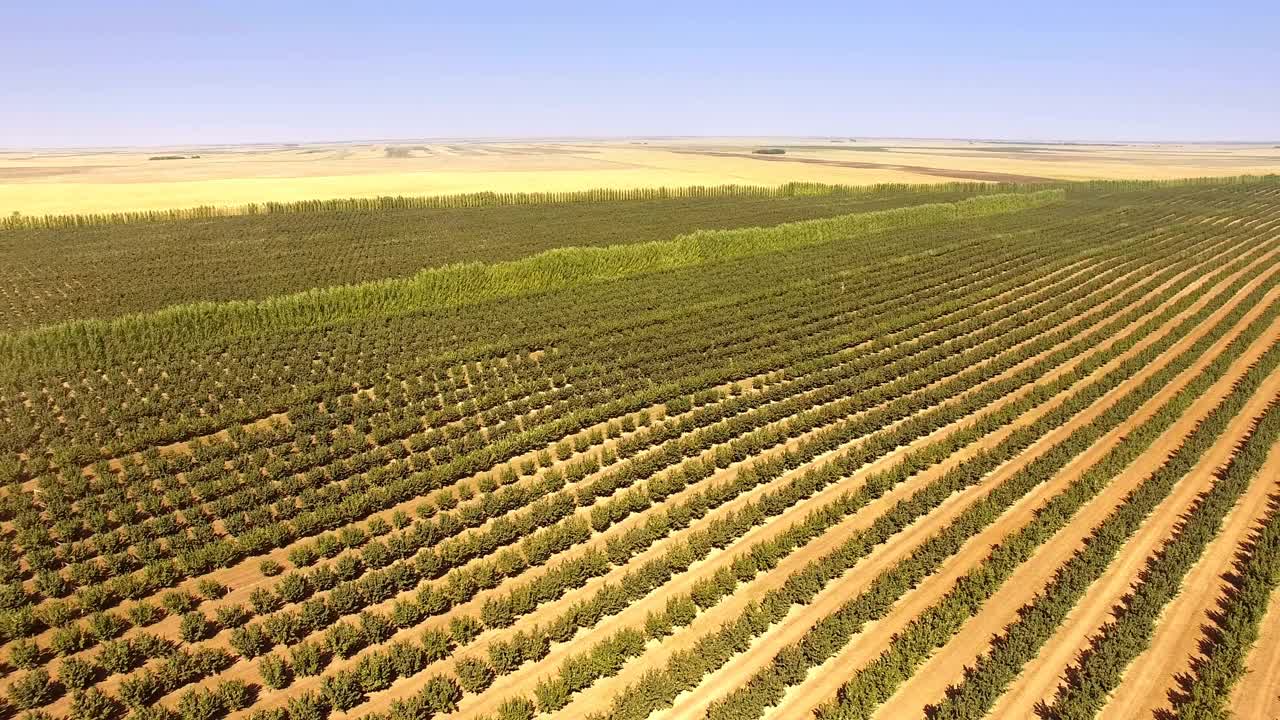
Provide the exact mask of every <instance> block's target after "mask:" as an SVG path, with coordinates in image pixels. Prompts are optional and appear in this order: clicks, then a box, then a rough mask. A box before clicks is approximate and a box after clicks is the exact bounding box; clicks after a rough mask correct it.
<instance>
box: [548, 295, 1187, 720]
mask: <svg viewBox="0 0 1280 720" xmlns="http://www.w3.org/2000/svg"><path fill="white" fill-rule="evenodd" d="M1197 284H1198V283H1197ZM1189 290H1190V288H1188V291H1189ZM1201 304H1202V303H1197V304H1196V305H1193V307H1192V308H1191V309H1189V310H1188V311H1187V313H1192V312H1194V311H1195V308H1197V307H1199V306H1200V305H1201ZM1156 312H1158V311H1156ZM1138 322H1139V323H1140V322H1141V320H1139V321H1138ZM1176 322H1177V319H1174V320H1171V321H1170V323H1176ZM1165 327H1167V326H1165ZM1158 334H1159V333H1158V332H1157V333H1156V334H1154V335H1155V337H1158ZM1153 341H1154V338H1152V339H1151V340H1150V341H1148V342H1144V343H1142V344H1140V345H1139V347H1138V348H1135V349H1133V350H1131V351H1130V353H1134V352H1138V351H1139V350H1140V348H1141V347H1145V346H1146V345H1147V344H1149V342H1153ZM1107 345H1109V343H1107ZM1126 356H1127V355H1126ZM1120 361H1121V360H1116V361H1114V362H1113V364H1118V363H1119V362H1120ZM1113 364H1109V365H1108V366H1105V367H1104V368H1103V369H1101V370H1099V371H1096V372H1095V374H1094V376H1093V377H1097V376H1099V373H1105V372H1106V371H1107V370H1109V369H1110V367H1112V366H1113ZM1071 366H1074V363H1072V364H1071ZM1060 372H1066V369H1065V368H1064V369H1061V370H1060V371H1059V373H1060ZM1059 373H1052V374H1051V377H1056V376H1057V375H1058V374H1059ZM1068 392H1069V391H1068ZM1059 397H1061V396H1059ZM1051 404H1052V403H1046V404H1045V405H1042V406H1041V408H1039V409H1037V411H1033V413H1031V414H1029V416H1026V417H1024V418H1020V419H1019V420H1018V421H1017V422H1016V423H1015V426H1021V425H1022V424H1024V423H1027V422H1032V421H1034V418H1035V417H1039V416H1040V415H1041V414H1043V413H1044V412H1047V411H1048V407H1049V406H1050V405H1051ZM1088 412H1089V411H1086V415H1087V414H1088ZM1009 432H1012V427H1010V428H1007V429H1006V430H1005V431H1004V432H1002V433H998V434H993V436H992V437H990V438H987V439H986V442H984V443H983V444H982V446H984V447H989V446H990V445H993V444H994V443H995V442H998V440H999V439H1001V438H1002V437H1003V436H1004V435H1007V434H1008V433H1009ZM1068 432H1069V430H1068ZM1051 437H1052V435H1051ZM1048 441H1049V442H1053V441H1055V440H1048ZM1043 442H1045V440H1042V441H1041V443H1043ZM1039 444H1040V443H1037V444H1036V445H1033V448H1034V447H1036V446H1037V445H1039ZM975 450H976V448H973V447H971V448H968V449H966V451H963V452H962V453H961V455H962V457H960V458H953V459H954V461H955V462H959V461H960V460H961V459H963V457H969V456H972V453H973V452H974V451H975ZM1020 457H1021V458H1023V459H1022V460H1021V461H1018V460H1015V461H1014V464H1015V465H1018V466H1020V464H1021V463H1022V462H1025V461H1026V459H1025V454H1024V455H1023V456H1020ZM951 464H952V463H951V462H950V461H949V462H948V463H947V464H946V466H944V467H943V468H934V469H933V470H932V471H927V472H926V473H924V474H922V475H921V476H917V477H916V478H913V479H912V480H911V481H909V482H908V483H905V484H904V486H900V487H899V489H896V492H895V493H894V494H893V495H892V496H887V497H886V498H882V500H881V501H877V502H876V503H873V504H871V505H869V506H868V507H867V508H864V509H863V511H862V512H861V513H859V514H857V515H855V516H854V518H853V519H851V520H849V521H846V522H845V523H842V524H841V525H840V526H837V528H834V529H833V530H831V531H828V533H827V535H826V536H825V537H824V539H823V540H821V541H818V542H817V543H815V544H811V545H810V546H809V547H806V548H804V549H803V550H802V551H800V552H799V553H798V555H799V556H800V558H801V559H800V560H791V561H790V562H791V564H792V565H794V567H796V568H798V567H801V566H803V564H804V563H807V562H808V561H809V560H810V559H813V558H815V557H819V556H820V555H821V554H823V553H824V552H825V551H826V550H828V549H830V548H834V547H835V546H836V545H838V544H839V543H840V542H842V541H843V537H844V536H845V535H847V533H848V532H849V531H850V530H851V529H852V528H855V527H865V526H867V525H869V524H870V523H871V522H873V521H874V519H875V517H877V516H878V515H879V514H880V513H881V512H882V511H883V510H886V509H887V508H888V507H890V506H891V503H892V502H895V501H896V500H897V499H898V498H899V497H905V496H906V494H907V493H909V492H914V490H915V489H917V488H918V487H919V486H922V485H923V484H925V483H926V482H927V481H928V480H931V479H933V478H934V477H936V476H937V475H939V474H941V472H942V471H944V470H945V469H946V468H947V467H949V466H950V465H951ZM1008 467H1010V466H1006V468H1005V469H1002V470H1000V471H997V473H996V474H994V475H993V476H990V477H988V478H987V479H986V480H985V481H984V483H983V486H984V487H985V486H988V485H989V484H990V483H991V482H993V481H994V479H995V478H998V477H1001V476H1002V475H1001V473H1002V472H1012V470H1011V469H1007V468H1008ZM977 492H980V489H974V488H971V489H970V490H968V491H966V492H964V493H960V494H958V495H957V496H955V497H953V498H951V499H949V500H948V501H947V502H946V503H944V504H943V506H942V507H940V508H938V509H936V510H935V514H934V515H931V516H929V517H927V518H922V519H921V521H920V522H918V523H917V524H916V525H914V526H913V527H912V528H909V529H908V530H907V531H905V534H904V535H902V536H901V537H899V538H898V539H895V540H894V541H893V542H890V543H886V544H884V545H882V546H880V547H879V548H878V549H877V550H876V551H874V552H873V553H872V555H871V556H869V557H868V558H864V559H863V560H862V562H861V563H860V564H859V566H858V567H856V568H855V569H854V570H853V571H852V572H851V573H850V574H846V580H844V581H840V582H838V583H837V584H836V586H834V587H832V586H829V587H828V589H827V590H826V591H824V594H820V596H819V598H818V599H816V600H815V602H814V603H813V604H811V605H810V606H807V607H806V608H803V609H802V610H798V611H796V612H795V613H793V615H791V616H789V617H788V618H787V619H784V621H783V622H782V623H780V625H779V626H776V627H775V628H774V629H773V630H771V631H770V632H769V633H767V634H766V635H765V636H764V638H765V639H757V640H756V642H755V643H753V647H752V649H750V650H749V651H748V654H747V655H746V656H739V657H738V658H735V660H734V661H733V662H732V663H731V664H730V665H727V666H726V667H725V668H722V669H721V670H720V671H718V672H716V673H713V674H712V675H711V676H709V677H708V678H706V679H704V681H703V682H702V684H701V685H700V686H699V689H697V690H695V691H693V693H690V694H686V695H684V696H682V697H681V698H678V699H677V705H676V707H675V708H674V709H673V710H671V711H668V712H667V713H666V715H669V716H670V717H685V716H691V715H698V714H699V713H700V711H701V708H703V707H705V704H706V703H707V702H709V701H710V699H711V698H710V697H709V695H710V694H712V693H713V692H716V691H718V690H720V689H724V688H728V687H733V686H735V685H736V684H737V682H735V677H732V676H734V675H740V676H742V677H740V678H736V679H737V681H738V682H740V681H742V680H745V679H746V677H749V675H750V674H751V673H753V672H754V670H755V668H756V667H757V665H756V663H754V662H752V661H751V657H753V656H755V655H756V654H759V655H760V656H761V658H762V659H763V660H767V659H768V658H769V657H771V656H772V652H770V651H769V650H768V649H773V650H774V651H776V647H780V646H781V645H784V644H786V642H787V641H785V640H784V641H782V642H777V641H776V640H773V639H776V638H780V637H784V638H785V637H786V636H788V635H789V633H787V632H786V628H787V626H788V625H791V624H794V623H797V622H798V621H799V620H800V619H802V618H813V619H816V618H817V617H820V616H821V615H822V614H825V613H823V612H822V608H821V603H823V602H824V600H823V598H824V597H825V598H827V599H828V600H827V601H828V602H830V603H831V604H832V605H833V607H832V609H834V608H835V607H838V606H839V605H840V604H843V602H844V601H845V599H847V597H848V596H849V595H850V593H852V592H854V590H851V589H850V588H848V587H845V585H847V584H848V583H850V582H854V581H857V580H860V581H862V584H864V585H865V584H866V583H868V582H870V579H871V577H870V576H867V573H868V572H870V571H871V570H868V566H887V564H888V563H889V562H890V561H891V560H893V559H891V558H884V557H883V556H884V555H885V554H887V553H889V552H890V551H891V550H890V549H893V550H903V548H902V547H901V545H902V544H903V543H904V542H906V541H905V540H903V539H902V538H906V537H909V538H912V539H913V540H915V541H918V542H923V541H924V540H925V539H927V536H928V533H929V532H930V531H931V530H932V528H934V527H936V526H937V523H938V522H939V520H938V514H947V515H953V514H954V513H958V512H960V511H961V510H962V509H963V508H961V507H959V504H960V503H961V499H962V498H964V497H969V496H971V495H973V494H976V493H977ZM912 544H913V545H914V543H912ZM904 552H905V551H904ZM793 557H795V556H793ZM874 569H875V568H872V570H874ZM787 574H788V567H784V565H782V564H780V565H779V567H778V568H777V569H775V570H774V571H772V572H770V573H769V574H768V575H767V576H766V577H765V578H764V579H763V580H759V579H758V580H757V581H755V582H754V583H752V584H750V585H749V586H748V587H746V588H740V589H739V591H738V593H737V594H736V595H735V600H736V601H729V602H726V603H721V604H720V605H718V606H716V608H713V609H712V610H711V611H709V612H708V613H704V614H703V615H702V616H700V617H699V619H698V620H695V622H694V624H693V625H692V626H690V628H688V629H686V630H684V631H682V632H681V633H679V634H677V635H676V636H675V637H674V638H672V639H668V640H666V641H664V642H663V643H662V644H661V647H659V648H657V649H656V650H654V651H649V652H646V654H645V655H644V656H642V657H641V658H640V659H639V661H640V662H639V663H638V665H639V667H637V668H636V671H637V672H639V671H640V670H643V669H645V668H648V667H654V666H655V664H661V662H665V658H666V657H669V656H670V654H671V652H673V651H674V650H675V649H678V648H683V647H688V646H690V645H692V644H693V643H694V642H696V639H697V636H698V635H700V633H699V632H698V630H699V629H700V628H702V627H706V628H709V629H714V628H715V627H718V626H719V624H720V622H722V621H723V620H724V619H726V618H730V617H734V616H735V615H736V613H737V612H739V611H740V610H741V608H742V607H743V606H745V604H746V602H747V599H748V598H749V597H751V596H758V595H759V594H760V593H761V592H763V591H764V589H766V587H765V586H776V585H780V584H781V583H782V582H784V581H785V577H786V575H787ZM770 576H773V577H770ZM837 588H838V589H837ZM704 618H705V619H704ZM780 630H781V632H780ZM805 630H807V624H805V625H804V626H798V627H797V628H796V634H797V636H798V634H802V633H803V631H805ZM775 646H776V647H775ZM765 653H767V654H765ZM633 677H634V675H631V676H630V677H627V678H622V677H621V676H619V677H614V678H610V679H607V680H604V681H601V682H599V683H597V684H596V686H594V687H593V688H591V689H589V690H587V691H584V692H583V693H581V694H580V696H579V699H577V700H575V702H574V703H572V704H571V705H570V706H569V707H568V708H566V710H565V711H564V712H563V713H562V715H563V716H564V717H572V716H573V713H574V712H575V710H578V711H585V710H586V709H589V708H592V707H596V706H598V703H600V702H606V701H607V699H608V697H609V695H610V694H611V692H612V691H614V690H620V689H621V688H622V687H624V686H625V685H627V684H630V682H631V681H632V678H633ZM713 688H714V690H712V689H713Z"/></svg>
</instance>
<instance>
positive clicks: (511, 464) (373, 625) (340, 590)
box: [0, 151, 1280, 720]
mask: <svg viewBox="0 0 1280 720" xmlns="http://www.w3.org/2000/svg"><path fill="white" fill-rule="evenodd" d="M975 152H976V151H975ZM847 154H852V153H847ZM744 162H748V163H749V162H753V161H751V160H746V161H744ZM760 164H762V165H764V164H767V163H760ZM0 257H4V258H5V259H6V262H5V263H3V271H4V282H3V283H2V284H0V294H2V297H0V643H2V644H0V697H3V700H0V718H5V717H23V718H31V719H32V720H36V719H37V718H51V717H70V718H75V719H77V720H79V719H83V720H109V719H110V718H126V717H130V718H139V719H140V720H142V719H160V718H182V720H213V719H214V718H222V717H229V718H234V719H235V720H241V719H244V720H248V719H252V720H324V719H326V718H329V719H332V720H347V719H353V720H354V719H361V720H428V719H433V718H443V719H448V720H529V719H531V718H535V717H537V718H543V719H555V720H577V719H581V718H586V719H589V720H605V719H617V720H640V719H641V718H652V719H653V720H686V719H688V720H694V719H702V718H707V719H710V720H745V719H747V718H768V719H770V720H792V719H803V718H816V719H818V720H836V719H840V720H844V719H847V718H875V719H877V720H896V719H897V718H926V717H927V718H931V719H939V720H940V719H960V718H969V719H973V720H978V719H981V718H1036V717H1041V718H1063V719H1068V718H1070V719H1075V718H1094V717H1098V718H1107V719H1109V720H1128V719H1131V718H1153V719H1163V718H1219V717H1224V716H1234V717H1239V718H1251V719H1254V718H1256V719H1259V720H1261V719H1262V718H1275V717H1280V591H1277V590H1276V586H1277V585H1280V177H1277V176H1265V177H1236V178H1217V179H1206V180H1170V181H1128V180H1125V181H1120V180H1109V181H1101V180H1100V181H1090V182H1072V183H1065V182H1033V183H1029V184H994V183H972V182H966V183H945V184H922V185H914V186H910V187H908V186H898V185H887V186H877V187H868V188H852V187H847V186H831V185H812V184H804V185H798V184H797V185H788V186H770V187H761V188H750V187H745V186H732V187H718V188H716V187H712V188H686V189H676V190H661V191H660V190H650V191H613V192H606V191H596V192H594V193H570V194H560V195H520V196H515V195H507V196H495V195H483V196H482V195H475V196H461V197H457V198H454V199H452V200H448V201H427V200H418V201H413V200H410V199H406V198H388V199H384V200H372V201H364V202H362V201H354V200H353V201H343V202H328V203H321V202H317V203H311V204H307V203H302V204H298V205H291V206H274V205H273V206H270V207H267V206H264V207H261V208H256V209H254V210H253V211H252V212H240V213H238V214H233V215H228V214H224V213H223V212H221V211H215V210H212V209H204V210H190V211H186V212H184V213H167V214H166V213H153V214H139V215H129V216H125V215H116V216H94V217H89V216H81V217H67V216H63V217H50V218H43V219H41V218H34V217H23V218H20V219H17V220H9V221H7V222H6V223H5V224H4V225H3V226H0Z"/></svg>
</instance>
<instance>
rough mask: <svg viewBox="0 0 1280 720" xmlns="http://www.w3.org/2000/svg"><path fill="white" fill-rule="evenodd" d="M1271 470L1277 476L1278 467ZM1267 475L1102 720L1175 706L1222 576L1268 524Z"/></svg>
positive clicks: (1209, 552)
mask: <svg viewBox="0 0 1280 720" xmlns="http://www.w3.org/2000/svg"><path fill="white" fill-rule="evenodd" d="M1260 394H1261V393H1260ZM1272 397H1275V396H1272ZM1271 465H1272V470H1273V471H1274V468H1275V466H1276V465H1277V463H1276V462H1275V461H1273V462H1272V463H1271ZM1266 470H1267V468H1266V466H1264V467H1263V471H1262V472H1260V473H1259V474H1258V477H1257V478H1255V479H1254V481H1253V482H1252V483H1250V485H1249V489H1248V490H1247V491H1246V492H1245V494H1244V495H1243V496H1242V497H1241V498H1240V500H1239V502H1237V503H1236V506H1235V507H1234V508H1232V510H1231V512H1230V514H1228V515H1227V518H1226V521H1225V522H1224V523H1223V527H1222V532H1220V533H1219V534H1218V536H1217V537H1215V538H1214V539H1213V541H1212V542H1211V543H1210V544H1209V546H1208V547H1207V548H1206V549H1205V552H1204V554H1203V555H1201V556H1200V559H1199V561H1197V563H1196V565H1195V566H1194V567H1193V568H1192V569H1191V572H1189V573H1188V574H1187V576H1186V577H1185V578H1184V579H1183V581H1182V588H1181V591H1180V592H1179V594H1178V595H1177V596H1176V597H1175V598H1174V599H1173V601H1172V602H1170V603H1169V604H1168V606H1166V607H1165V609H1164V612H1163V613H1162V614H1161V617H1160V620H1159V622H1158V624H1157V625H1156V632H1155V635H1154V636H1153V637H1152V641H1151V645H1150V647H1148V648H1147V649H1146V650H1145V651H1144V652H1142V653H1141V654H1140V655H1138V657H1136V658H1134V660H1133V663H1132V664H1131V665H1130V666H1129V669H1128V671H1127V672H1126V673H1125V676H1124V680H1123V681H1122V682H1121V684H1120V685H1119V686H1117V687H1116V689H1115V691H1114V692H1113V693H1112V694H1111V698H1110V702H1108V704H1107V705H1106V707H1104V708H1103V709H1102V713H1101V714H1100V715H1099V717H1100V718H1102V720H1132V719H1133V718H1146V717H1157V715H1156V713H1157V712H1158V711H1160V710H1167V709H1169V708H1170V707H1171V706H1172V701H1171V693H1173V692H1174V691H1176V690H1178V689H1179V686H1178V681H1177V677H1178V675H1179V674H1185V673H1189V672H1190V670H1191V661H1192V659H1193V658H1196V657H1200V655H1201V653H1200V641H1201V640H1202V639H1203V637H1204V632H1203V627H1204V626H1212V625H1213V622H1212V621H1211V620H1210V618H1209V612H1211V611H1214V610H1216V609H1217V608H1218V601H1219V600H1220V599H1222V597H1223V596H1224V590H1225V581H1224V580H1223V577H1222V576H1223V573H1224V572H1229V571H1230V570H1231V569H1232V567H1233V565H1234V561H1235V555H1236V552H1237V551H1239V549H1240V545H1241V543H1242V542H1243V541H1245V540H1247V539H1248V537H1249V535H1250V533H1251V532H1252V531H1253V529H1254V528H1255V527H1257V526H1258V524H1259V523H1260V522H1261V521H1262V520H1263V519H1265V517H1266V514H1267V508H1268V504H1269V500H1270V497H1271V496H1272V494H1273V493H1274V492H1275V491H1276V489H1277V488H1280V473H1275V472H1272V474H1270V475H1268V474H1267V472H1266ZM1277 692H1280V690H1278V691H1277Z"/></svg>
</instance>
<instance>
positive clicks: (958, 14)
mask: <svg viewBox="0 0 1280 720" xmlns="http://www.w3.org/2000/svg"><path fill="white" fill-rule="evenodd" d="M1278 38H1280V3H1277V2H1254V3H1245V2H1214V1H1213V0H1202V1H1201V2H1194V3H1182V2H1166V3H1151V4H1144V3H1133V2H1125V1H1124V0H1112V1H1111V2H1103V3H1095V2H1091V1H1079V2H1077V1H1074V0H1071V1H1068V2H1037V1H1036V0H1030V1H1026V0H1024V1H1023V2H1018V3H1009V4H1000V3H991V2H950V3H939V4H927V3H921V2H912V1H910V0H899V1H892V0H891V1H889V2H884V1H881V2H875V3H865V4H864V3H857V2H812V3H807V2H776V1H775V2H769V3H748V2H723V3H722V2H698V1H697V0H686V1H685V2H679V3H667V2H656V1H649V2H639V3H633V2H625V3H624V2H613V1H612V0H603V1H601V0H596V1H595V2H591V3H565V2H553V1H543V0H530V1H528V2H519V3H514V2H513V3H506V2H500V1H497V0H489V1H485V2H465V1H464V2H458V1H457V0H452V1H450V2H436V1H434V0H419V1H418V2H403V3H401V2H391V1H387V2H366V3H356V2H344V3H325V2H321V1H320V0H313V1H311V2H277V1H275V0H258V1H257V2H241V1H240V0H225V1H223V2H194V1H185V2H184V1H183V0H172V2H153V3H141V2H133V1H132V0H94V1H92V2H89V1H82V2H63V1H61V0H0V81H2V86H0V87H2V90H0V91H2V92H3V95H0V146H7V147H21V146H76V145H137V144H148V145H164V144H182V143H188V144H194V143H215V142H278V141H299V142H301V141H315V140H345V139H351V140H355V139H378V138H410V137H503V136H507V137H510V136H584V135H585V136H624V135H851V136H894V137H965V138H1006V139H1038V140H1206V141H1209V140H1266V141H1277V140H1280V39H1278Z"/></svg>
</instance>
